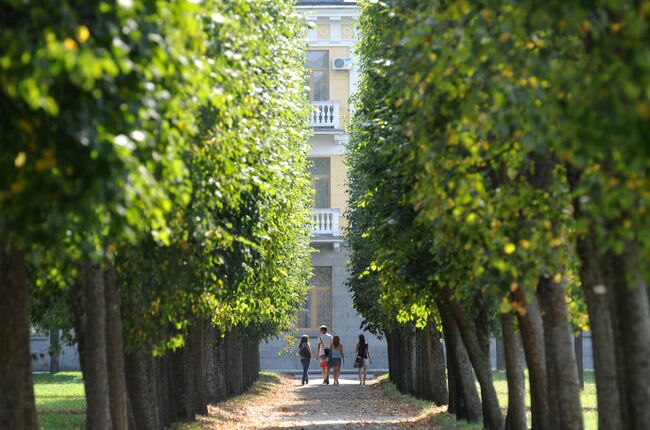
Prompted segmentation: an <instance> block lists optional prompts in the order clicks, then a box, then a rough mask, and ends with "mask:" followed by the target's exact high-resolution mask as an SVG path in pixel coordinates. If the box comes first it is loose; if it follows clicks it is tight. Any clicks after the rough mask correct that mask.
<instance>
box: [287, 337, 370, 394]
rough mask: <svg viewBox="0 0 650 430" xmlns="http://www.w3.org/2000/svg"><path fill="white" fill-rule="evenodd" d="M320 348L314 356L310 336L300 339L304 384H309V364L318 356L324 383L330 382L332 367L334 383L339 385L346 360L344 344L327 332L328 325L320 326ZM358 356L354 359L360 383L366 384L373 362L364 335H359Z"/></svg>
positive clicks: (299, 352) (299, 350)
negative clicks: (369, 366)
mask: <svg viewBox="0 0 650 430" xmlns="http://www.w3.org/2000/svg"><path fill="white" fill-rule="evenodd" d="M317 345H318V348H317V350H316V356H315V357H314V356H313V354H312V350H311V344H310V343H309V336H307V335H306V334H305V335H303V336H302V338H301V339H300V344H299V345H298V354H299V355H300V362H301V364H302V385H305V384H309V364H310V362H311V360H312V358H313V359H316V358H318V359H319V361H320V367H321V371H322V373H323V384H324V385H329V383H330V369H332V376H333V377H334V385H339V374H340V372H341V365H342V364H343V363H344V362H345V354H344V352H343V344H342V343H341V340H340V339H339V337H338V336H332V335H331V334H329V333H328V332H327V326H324V325H322V326H320V334H319V335H318V343H317ZM356 353H357V357H356V359H355V361H354V367H356V368H357V369H359V384H360V385H366V375H367V371H368V365H369V364H370V363H371V356H370V349H369V348H368V344H367V343H366V338H365V337H364V335H362V334H360V335H359V343H357V346H356Z"/></svg>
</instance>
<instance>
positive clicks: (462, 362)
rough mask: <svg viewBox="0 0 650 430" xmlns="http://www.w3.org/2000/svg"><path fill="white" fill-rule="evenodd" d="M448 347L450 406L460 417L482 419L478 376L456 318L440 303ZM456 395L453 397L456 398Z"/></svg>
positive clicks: (475, 420)
mask: <svg viewBox="0 0 650 430" xmlns="http://www.w3.org/2000/svg"><path fill="white" fill-rule="evenodd" d="M438 310H439V312H440V316H441V318H442V326H443V331H444V335H445V345H446V346H447V368H448V369H449V370H448V372H447V373H448V378H449V387H450V400H449V404H450V406H453V412H452V411H450V413H454V414H455V415H456V418H457V419H459V420H461V419H464V420H467V421H469V422H481V421H482V420H483V412H482V408H481V400H480V399H479V396H478V390H477V389H476V379H475V375H474V371H473V370H472V365H471V363H470V360H469V356H468V355H467V351H466V349H465V346H464V345H463V340H462V338H461V335H460V332H459V330H458V326H457V325H456V321H455V319H454V317H453V315H452V313H451V311H450V309H449V308H448V307H447V306H446V305H444V304H443V303H442V302H441V303H438ZM452 395H453V397H452Z"/></svg>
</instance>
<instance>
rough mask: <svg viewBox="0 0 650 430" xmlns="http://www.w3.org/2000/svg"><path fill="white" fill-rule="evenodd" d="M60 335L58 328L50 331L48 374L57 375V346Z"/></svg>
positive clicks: (58, 367) (58, 352)
mask: <svg viewBox="0 0 650 430" xmlns="http://www.w3.org/2000/svg"><path fill="white" fill-rule="evenodd" d="M59 338H60V333H59V329H58V328H53V329H50V373H51V374H55V373H59V371H60V366H59V356H60V355H61V346H60V344H59Z"/></svg>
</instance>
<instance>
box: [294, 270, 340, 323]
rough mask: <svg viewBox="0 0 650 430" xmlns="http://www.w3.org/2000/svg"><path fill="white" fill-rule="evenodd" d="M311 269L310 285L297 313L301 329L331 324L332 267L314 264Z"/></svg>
mask: <svg viewBox="0 0 650 430" xmlns="http://www.w3.org/2000/svg"><path fill="white" fill-rule="evenodd" d="M312 270H313V275H314V276H313V277H312V278H311V285H312V286H311V288H310V289H309V292H308V293H307V300H306V302H305V307H304V309H303V310H302V311H300V313H299V314H298V325H299V326H300V329H301V330H307V331H318V327H320V326H321V325H323V324H325V325H326V326H327V327H331V326H332V268H331V267H325V266H314V267H312Z"/></svg>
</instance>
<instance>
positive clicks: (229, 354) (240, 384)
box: [226, 328, 244, 396]
mask: <svg viewBox="0 0 650 430" xmlns="http://www.w3.org/2000/svg"><path fill="white" fill-rule="evenodd" d="M242 360H243V345H242V339H241V336H240V335H239V329H237V328H233V329H232V330H231V331H230V332H228V333H227V334H226V366H227V372H226V387H227V389H228V395H229V396H236V395H238V394H241V393H243V392H244V368H243V361H242Z"/></svg>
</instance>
